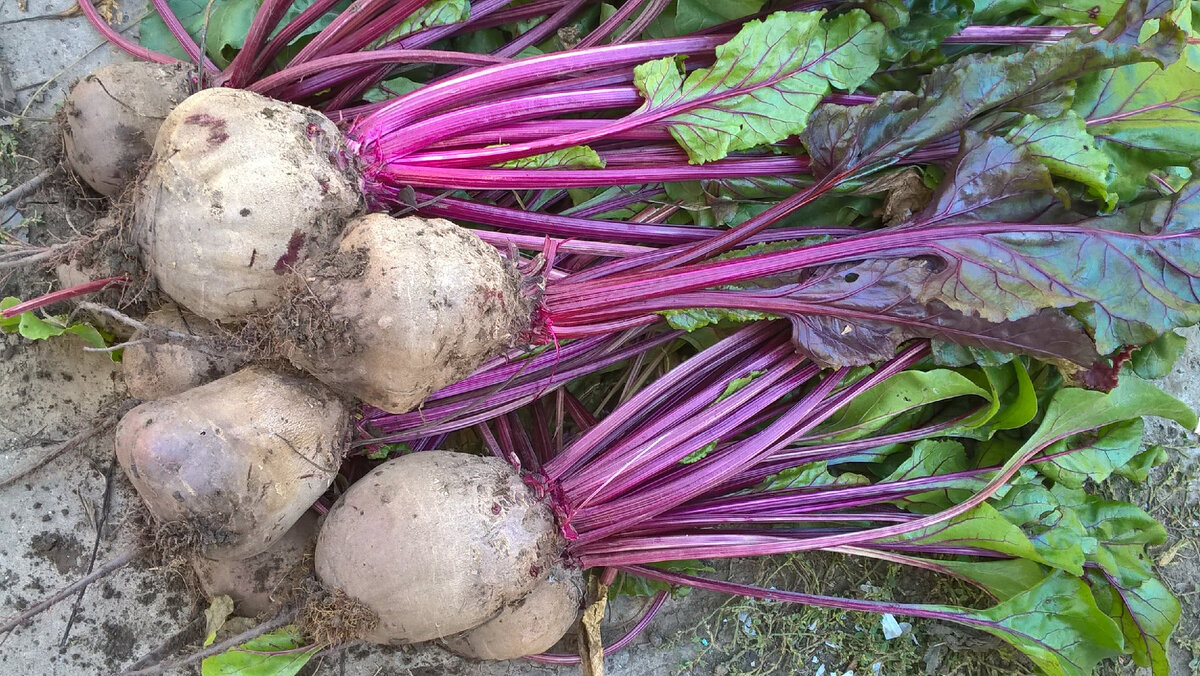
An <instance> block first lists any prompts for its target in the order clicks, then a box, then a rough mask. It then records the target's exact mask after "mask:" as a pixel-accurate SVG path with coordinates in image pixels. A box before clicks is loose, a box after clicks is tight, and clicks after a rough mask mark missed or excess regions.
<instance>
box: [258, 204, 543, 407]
mask: <svg viewBox="0 0 1200 676" xmlns="http://www.w3.org/2000/svg"><path fill="white" fill-rule="evenodd" d="M301 273H302V276H303V278H302V283H301V284H299V285H298V286H297V288H296V295H295V297H294V298H292V299H291V300H290V301H289V302H287V303H284V304H283V305H281V307H280V315H279V317H278V320H277V323H278V324H279V325H280V326H282V327H283V329H284V331H285V332H286V333H287V334H288V335H287V340H285V341H284V343H285V345H287V348H286V351H287V356H288V358H289V359H290V360H291V361H292V363H293V364H295V365H296V366H297V367H299V368H301V369H303V370H305V371H307V372H309V373H311V374H313V375H314V376H316V377H317V378H318V379H320V380H321V381H322V382H324V383H326V384H327V385H329V386H330V387H333V388H334V389H337V390H339V391H341V392H344V393H346V394H349V395H352V396H354V397H357V398H358V399H361V400H363V401H365V402H366V403H368V404H371V405H372V406H377V407H379V408H382V409H384V410H387V411H392V412H405V411H409V410H411V409H413V408H415V407H417V406H418V405H420V404H421V402H423V401H424V400H425V398H426V397H428V396H429V395H430V394H432V393H433V392H434V391H436V390H438V389H440V388H442V387H445V386H447V385H450V384H451V383H454V382H457V381H458V380H461V379H462V378H464V377H466V376H467V375H469V374H470V373H471V372H472V371H474V370H475V369H476V368H478V366H479V365H480V364H482V363H483V361H484V360H486V359H487V358H489V357H491V356H493V355H495V354H497V353H499V352H501V351H503V350H504V349H505V348H507V347H509V346H510V345H512V344H513V343H514V342H516V341H517V340H518V339H519V337H520V335H521V334H522V332H524V331H527V330H528V329H529V324H530V313H531V311H532V308H533V305H534V303H533V300H532V299H531V298H529V297H527V294H526V293H525V292H523V290H522V279H521V275H520V274H519V273H518V272H517V270H516V269H515V268H514V267H513V266H512V265H510V264H509V263H507V262H506V261H505V260H504V259H502V258H501V257H500V255H499V254H498V253H497V252H496V250H495V249H494V248H492V247H491V246H489V245H488V244H486V243H484V242H483V240H481V239H479V238H478V237H476V236H475V235H473V234H472V233H470V232H468V231H467V230H465V229H463V228H460V227H458V226H457V225H455V224H454V223H451V222H450V221H447V220H444V219H440V218H435V219H425V218H419V217H407V218H401V219H395V218H391V217H390V216H387V215H385V214H369V215H366V216H361V217H357V218H355V219H353V220H352V221H350V222H349V223H348V224H347V226H346V232H345V234H344V235H343V237H342V238H341V240H340V242H339V243H338V246H337V249H336V251H335V252H333V253H332V254H330V255H326V256H323V257H319V258H318V257H314V258H311V259H309V261H308V262H307V263H306V265H304V266H303V267H302V268H301Z"/></svg>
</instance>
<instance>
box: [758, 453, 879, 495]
mask: <svg viewBox="0 0 1200 676" xmlns="http://www.w3.org/2000/svg"><path fill="white" fill-rule="evenodd" d="M869 483H871V481H870V479H868V478H867V477H865V476H862V475H861V474H854V473H853V472H843V473H842V474H838V475H834V474H831V473H830V472H829V465H828V463H826V462H825V461H824V460H820V461H817V462H810V463H808V464H807V465H800V466H799V467H790V468H788V469H785V470H783V471H782V472H780V473H778V474H772V475H771V476H769V477H767V478H766V479H763V482H762V484H760V485H759V486H758V487H757V488H756V489H755V490H759V491H770V490H777V489H783V488H809V487H816V486H865V485H867V484H869Z"/></svg>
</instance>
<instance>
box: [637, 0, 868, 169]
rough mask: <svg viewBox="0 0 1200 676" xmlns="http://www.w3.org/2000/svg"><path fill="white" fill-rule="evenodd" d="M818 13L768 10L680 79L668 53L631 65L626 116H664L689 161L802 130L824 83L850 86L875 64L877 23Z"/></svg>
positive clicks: (859, 14)
mask: <svg viewBox="0 0 1200 676" xmlns="http://www.w3.org/2000/svg"><path fill="white" fill-rule="evenodd" d="M823 15H824V12H823V11H822V12H776V13H774V14H771V15H770V16H768V17H767V18H765V19H763V20H761V21H758V20H755V21H750V22H747V23H746V24H745V25H743V27H742V29H741V30H740V31H738V33H737V35H735V36H734V37H733V38H732V39H731V40H730V41H729V42H726V43H725V44H723V45H721V46H720V47H717V50H716V53H717V61H716V63H715V64H713V65H712V66H711V67H709V68H701V69H698V70H695V71H693V72H692V73H690V74H689V75H688V76H687V79H686V80H684V78H683V76H682V74H681V73H680V68H679V64H678V63H677V62H676V60H675V59H673V58H665V59H659V60H656V61H651V62H649V63H644V64H642V65H640V66H638V67H637V68H635V69H634V84H636V85H637V87H638V89H639V90H641V92H642V95H643V96H644V97H645V99H646V102H645V104H643V106H642V107H641V108H639V109H638V110H637V111H636V112H635V113H634V114H635V115H638V114H642V115H646V114H653V115H655V116H656V117H662V116H664V115H665V119H663V121H664V122H665V123H666V124H667V125H668V129H669V131H670V132H671V135H672V136H673V137H675V140H676V141H678V142H679V145H680V146H682V147H683V149H684V150H686V151H687V153H688V158H689V160H690V161H691V162H692V163H694V164H699V163H703V162H712V161H715V160H719V159H721V158H723V157H725V156H726V155H728V154H729V153H730V152H732V151H735V150H745V149H747V148H753V147H756V146H760V145H765V144H769V143H775V142H777V141H780V140H783V139H785V138H787V137H788V136H791V135H793V134H796V133H798V132H800V131H802V130H803V129H804V127H805V125H806V124H807V122H808V116H809V113H811V112H812V110H813V108H814V107H816V105H817V104H818V103H819V102H820V100H821V98H822V97H823V96H825V94H826V93H828V92H829V90H830V86H831V85H832V86H834V87H838V88H840V89H844V90H853V89H855V88H857V87H858V86H859V85H861V84H862V83H863V82H864V81H865V80H866V79H867V78H868V77H870V76H871V74H872V73H874V72H875V69H876V68H877V67H878V65H879V63H878V59H877V58H876V56H875V55H876V54H877V53H878V50H879V45H880V42H881V40H882V38H883V34H884V30H883V26H881V25H880V24H877V23H873V22H872V21H871V20H870V17H869V16H868V15H867V13H866V12H863V11H861V10H853V11H851V12H849V13H847V14H844V15H842V16H839V17H837V18H835V19H832V20H830V21H825V22H822V21H821V20H820V19H821V17H822V16H823ZM675 110H677V111H679V112H677V113H672V114H669V115H667V113H670V112H671V111H675Z"/></svg>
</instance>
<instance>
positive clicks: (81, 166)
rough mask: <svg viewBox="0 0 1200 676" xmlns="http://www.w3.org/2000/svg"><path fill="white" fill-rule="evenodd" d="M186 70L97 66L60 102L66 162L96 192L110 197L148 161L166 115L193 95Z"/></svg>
mask: <svg viewBox="0 0 1200 676" xmlns="http://www.w3.org/2000/svg"><path fill="white" fill-rule="evenodd" d="M189 70H190V69H189V68H188V67H187V66H185V65H183V64H178V65H161V64H156V63H146V62H142V61H132V62H129V63H113V64H109V65H107V66H101V67H100V68H98V69H96V70H95V72H93V73H92V74H90V75H88V76H86V77H84V78H83V79H81V80H80V81H79V82H77V83H75V86H74V87H72V88H71V93H70V94H69V95H67V99H66V101H65V102H64V103H63V108H62V111H63V117H62V120H63V124H62V131H63V145H64V146H65V148H66V153H67V162H68V163H69V164H70V165H71V168H72V169H73V170H75V173H76V174H78V175H79V177H80V178H82V179H83V181H84V182H85V183H87V184H88V185H89V186H91V187H92V189H93V190H95V191H96V192H98V193H100V194H102V195H105V196H108V197H115V196H116V195H117V194H118V193H120V192H121V191H122V190H124V189H125V187H126V186H127V185H129V184H130V183H131V182H132V181H133V180H134V179H135V178H137V176H138V172H139V171H140V170H141V168H142V164H143V163H145V162H146V160H147V159H148V158H149V157H150V152H151V149H152V148H153V147H154V139H155V138H156V137H157V135H158V130H159V127H160V126H161V125H162V123H163V120H165V119H166V117H167V115H168V114H169V113H170V112H171V111H172V110H174V108H175V106H177V105H179V103H180V102H182V101H183V100H184V99H186V98H187V97H188V96H189V95H190V94H191V93H192V91H193V89H194V85H193V82H192V77H191V75H190V73H189Z"/></svg>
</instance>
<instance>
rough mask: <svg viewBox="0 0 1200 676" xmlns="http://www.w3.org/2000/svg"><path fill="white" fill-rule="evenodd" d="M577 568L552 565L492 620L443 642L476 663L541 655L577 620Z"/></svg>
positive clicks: (580, 598) (580, 578)
mask: <svg viewBox="0 0 1200 676" xmlns="http://www.w3.org/2000/svg"><path fill="white" fill-rule="evenodd" d="M583 588H584V583H583V575H582V573H581V571H580V570H579V569H569V568H567V567H565V566H563V565H562V564H558V565H556V566H555V567H554V568H553V569H552V570H551V571H550V575H549V576H548V577H547V578H546V579H545V580H542V581H541V583H539V584H538V585H537V586H536V587H534V588H533V589H531V590H530V591H529V593H528V594H526V595H525V596H524V597H522V598H521V599H520V600H519V601H517V602H515V603H512V604H510V605H508V606H506V607H505V608H504V610H503V611H501V613H500V614H499V615H498V616H496V618H495V619H492V620H489V621H488V622H485V623H483V624H481V625H479V626H478V627H475V628H474V629H471V630H470V631H467V632H464V633H462V634H456V635H454V636H450V637H447V638H446V639H443V641H442V642H443V643H445V644H446V647H447V648H449V649H450V650H451V651H453V652H455V653H457V654H459V655H462V656H463V657H471V658H474V659H478V660H512V659H516V658H518V657H525V656H526V655H536V654H538V653H544V652H546V651H547V650H549V649H550V648H552V647H553V646H554V644H555V643H558V641H559V639H561V638H562V637H563V635H564V634H566V633H567V631H568V630H569V629H570V628H571V627H572V626H573V625H574V624H575V621H576V620H577V619H578V618H579V607H580V604H581V603H583Z"/></svg>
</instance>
